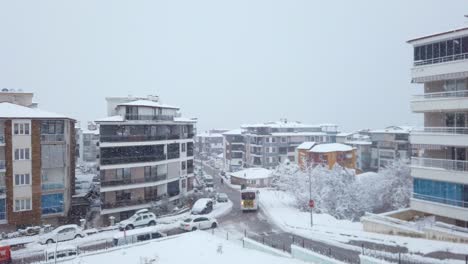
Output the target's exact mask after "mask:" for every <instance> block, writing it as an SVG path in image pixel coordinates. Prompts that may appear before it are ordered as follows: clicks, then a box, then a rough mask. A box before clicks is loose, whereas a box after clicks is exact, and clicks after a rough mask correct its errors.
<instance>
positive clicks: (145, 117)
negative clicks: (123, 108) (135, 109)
mask: <svg viewBox="0 0 468 264" xmlns="http://www.w3.org/2000/svg"><path fill="white" fill-rule="evenodd" d="M125 119H127V120H154V121H172V120H174V116H169V115H132V114H126V115H125Z"/></svg>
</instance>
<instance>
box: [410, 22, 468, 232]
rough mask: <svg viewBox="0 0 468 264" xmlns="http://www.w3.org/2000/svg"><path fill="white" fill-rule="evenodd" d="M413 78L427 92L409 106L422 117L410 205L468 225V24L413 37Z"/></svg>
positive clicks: (416, 134)
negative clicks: (467, 25)
mask: <svg viewBox="0 0 468 264" xmlns="http://www.w3.org/2000/svg"><path fill="white" fill-rule="evenodd" d="M409 43H410V44H411V45H413V48H414V57H413V60H414V62H413V63H414V64H413V68H412V69H411V75H412V82H413V83H417V84H421V85H423V87H424V93H422V94H420V95H417V96H415V97H414V98H413V99H412V101H411V109H412V111H413V112H415V113H421V114H423V116H424V127H422V128H418V129H414V130H413V131H412V132H411V135H410V141H411V144H413V145H414V146H415V147H417V149H418V152H417V155H416V156H415V157H413V158H412V160H411V166H412V167H411V175H412V177H413V188H414V189H413V195H412V198H411V209H413V210H415V211H419V212H423V213H425V214H428V215H434V216H435V217H436V219H437V220H439V221H444V222H447V223H450V224H455V225H458V226H463V227H468V160H467V155H468V79H467V78H468V27H465V28H460V29H455V30H451V31H447V32H443V33H439V34H434V35H429V36H424V37H420V38H416V39H413V40H410V41H409Z"/></svg>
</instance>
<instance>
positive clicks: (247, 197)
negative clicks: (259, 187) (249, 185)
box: [241, 192, 255, 200]
mask: <svg viewBox="0 0 468 264" xmlns="http://www.w3.org/2000/svg"><path fill="white" fill-rule="evenodd" d="M241 197H242V200H255V192H243V193H242V194H241Z"/></svg>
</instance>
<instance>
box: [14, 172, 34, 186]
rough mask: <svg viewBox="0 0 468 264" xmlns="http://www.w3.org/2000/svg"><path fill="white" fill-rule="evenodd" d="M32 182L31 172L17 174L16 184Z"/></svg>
mask: <svg viewBox="0 0 468 264" xmlns="http://www.w3.org/2000/svg"><path fill="white" fill-rule="evenodd" d="M30 184H31V176H30V175H29V173H26V174H15V185H16V186H19V185H30Z"/></svg>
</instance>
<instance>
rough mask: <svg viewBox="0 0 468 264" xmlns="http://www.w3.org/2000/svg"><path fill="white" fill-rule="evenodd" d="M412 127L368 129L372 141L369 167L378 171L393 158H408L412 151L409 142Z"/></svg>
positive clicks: (391, 161) (392, 160)
mask: <svg viewBox="0 0 468 264" xmlns="http://www.w3.org/2000/svg"><path fill="white" fill-rule="evenodd" d="M411 129H412V127H407V126H389V127H386V128H384V129H375V130H370V131H369V136H370V139H371V141H372V146H371V164H370V166H371V169H372V170H375V171H378V170H379V169H380V168H383V167H386V166H388V165H390V164H391V163H393V162H394V161H395V160H398V159H400V160H409V159H410V157H411V155H412V153H413V151H412V147H411V144H410V142H409V134H410V131H411Z"/></svg>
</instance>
